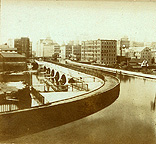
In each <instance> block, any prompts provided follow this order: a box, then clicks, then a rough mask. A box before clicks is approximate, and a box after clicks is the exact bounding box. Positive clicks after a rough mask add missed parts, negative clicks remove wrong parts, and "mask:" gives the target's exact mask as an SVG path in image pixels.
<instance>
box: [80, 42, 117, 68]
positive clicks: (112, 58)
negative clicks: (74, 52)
mask: <svg viewBox="0 0 156 144" xmlns="http://www.w3.org/2000/svg"><path fill="white" fill-rule="evenodd" d="M116 56H117V41H116V40H100V39H98V40H90V41H82V45H81V61H87V62H96V63H99V64H105V65H114V64H115V63H116Z"/></svg>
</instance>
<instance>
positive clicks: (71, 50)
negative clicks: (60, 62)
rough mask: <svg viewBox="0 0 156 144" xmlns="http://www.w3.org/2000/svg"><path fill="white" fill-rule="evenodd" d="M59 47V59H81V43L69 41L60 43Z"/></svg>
mask: <svg viewBox="0 0 156 144" xmlns="http://www.w3.org/2000/svg"><path fill="white" fill-rule="evenodd" d="M60 49H61V53H60V57H61V59H72V60H76V61H80V60H81V45H79V44H76V45H75V44H74V43H69V44H67V45H62V46H61V47H60Z"/></svg>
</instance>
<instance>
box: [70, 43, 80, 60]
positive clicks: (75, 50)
mask: <svg viewBox="0 0 156 144" xmlns="http://www.w3.org/2000/svg"><path fill="white" fill-rule="evenodd" d="M72 58H73V60H76V61H80V60H81V45H79V44H77V45H73V46H72Z"/></svg>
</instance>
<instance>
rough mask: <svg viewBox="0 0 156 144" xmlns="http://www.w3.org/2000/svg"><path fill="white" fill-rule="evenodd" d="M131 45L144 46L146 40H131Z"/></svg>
mask: <svg viewBox="0 0 156 144" xmlns="http://www.w3.org/2000/svg"><path fill="white" fill-rule="evenodd" d="M130 47H144V42H137V41H132V42H130Z"/></svg>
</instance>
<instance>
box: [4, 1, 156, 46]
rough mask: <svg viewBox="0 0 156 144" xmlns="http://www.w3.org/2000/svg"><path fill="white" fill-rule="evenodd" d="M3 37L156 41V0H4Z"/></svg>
mask: <svg viewBox="0 0 156 144" xmlns="http://www.w3.org/2000/svg"><path fill="white" fill-rule="evenodd" d="M1 13H2V14H1V15H2V17H1V37H2V38H1V39H2V42H6V41H7V39H9V38H20V37H22V36H28V37H30V39H31V40H32V42H33V43H35V44H36V41H37V40H39V39H40V38H44V37H46V36H48V35H49V34H50V35H51V37H52V39H53V40H55V41H56V42H58V43H60V44H61V43H62V42H63V41H69V40H78V39H79V40H80V41H81V40H90V39H98V38H101V39H117V40H118V39H120V38H121V37H123V36H125V35H126V36H128V37H129V38H130V39H131V40H136V41H156V2H109V1H105V2H102V1H97V2H95V1H90V2H89V1H75V2H71V1H50V0H47V1H44V0H42V1H41V0H40V1H39V0H34V1H31V0H28V1H26V0H3V1H2V9H1Z"/></svg>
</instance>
